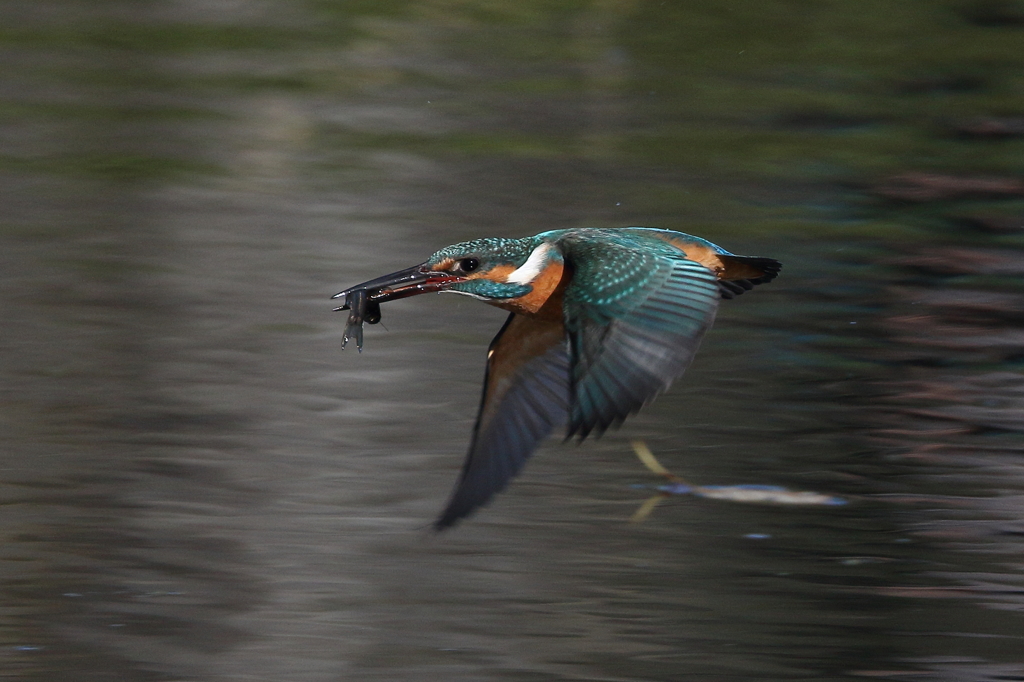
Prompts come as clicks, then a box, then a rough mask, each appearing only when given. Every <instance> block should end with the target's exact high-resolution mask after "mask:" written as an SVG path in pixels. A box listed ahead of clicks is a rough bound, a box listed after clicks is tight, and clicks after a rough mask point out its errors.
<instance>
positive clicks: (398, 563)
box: [0, 0, 1024, 681]
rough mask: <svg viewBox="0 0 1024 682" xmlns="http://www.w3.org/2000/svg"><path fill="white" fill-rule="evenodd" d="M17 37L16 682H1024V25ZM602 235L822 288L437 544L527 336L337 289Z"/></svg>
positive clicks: (679, 6)
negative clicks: (371, 323) (677, 242)
mask: <svg viewBox="0 0 1024 682" xmlns="http://www.w3.org/2000/svg"><path fill="white" fill-rule="evenodd" d="M2 12H3V15H4V16H5V20H4V27H3V28H2V29H0V50H2V53H3V54H2V58H3V61H4V63H5V64H6V65H7V66H6V67H5V69H4V70H3V72H2V73H0V88H2V92H3V98H2V102H3V103H2V105H0V114H2V116H0V135H2V138H0V139H2V140H3V144H2V145H0V150H2V153H0V206H3V211H2V215H0V239H2V243H0V276H2V286H3V290H2V293H3V295H2V296H0V306H2V311H3V323H4V333H3V335H2V337H0V343H2V353H0V390H2V393H0V407H2V409H0V419H2V426H0V429H2V434H3V440H2V446H3V447H2V458H3V459H2V468H0V502H2V510H3V519H4V522H3V524H2V526H0V528H2V532H3V543H2V545H0V585H2V590H0V592H2V595H3V600H2V603H0V677H2V678H4V679H12V680H47V681H50V680H54V681H56V680H111V679H116V680H168V681H170V680H221V679H223V680H275V681H283V680H288V681H292V680H294V681H305V680H309V681H320V680H524V681H525V680H551V679H566V680H569V679H572V680H622V681H624V680H684V679H685V680H702V681H703V680H798V679H800V680H804V679H813V680H831V679H894V680H903V679H914V680H943V681H945V680H951V681H952V680H957V681H960V680H1013V679H1024V620H1022V616H1021V611H1022V609H1024V573H1022V570H1024V559H1022V550H1024V521H1022V516H1024V464H1022V459H1021V457H1022V450H1024V435H1022V434H1024V312H1022V311H1024V284H1022V282H1024V279H1022V277H1021V276H1022V275H1024V224H1022V220H1024V185H1022V183H1024V141H1022V133H1024V125H1022V121H1024V51H1022V50H1021V45H1024V5H1021V4H1020V3H1016V2H974V3H971V2H963V3H952V2H951V3H934V2H899V3H897V2H874V3H872V2H869V3H859V4H847V3H831V2H825V3H817V4H807V3H798V2H776V3H754V2H708V3H701V4H700V5H699V6H698V5H697V4H696V3H678V2H662V3H659V2H651V3H641V2H621V3H613V2H596V3H578V2H549V3H539V2H519V3H501V2H465V3H446V2H415V3H413V2H381V3H363V2H352V3H340V2H338V3H335V2H302V3H279V2H273V1H267V2H245V1H241V0H239V1H225V2H212V3H194V2H164V3H162V2H151V3H115V2H109V3H102V2H101V3H81V4H78V3H72V2H66V3H60V2H11V3H4V5H3V9H2ZM582 225H593V226H598V225H600V226H616V225H656V226H661V227H666V228H673V229H680V230H683V231H686V232H692V233H695V234H699V235H701V236H704V237H707V238H709V239H712V240H713V241H715V242H718V243H720V244H722V245H723V246H725V247H727V248H729V249H731V250H734V251H736V252H739V253H749V254H758V255H766V256H772V257H776V258H778V259H780V260H782V261H783V262H784V263H785V270H784V272H783V276H782V277H780V278H779V280H777V281H776V282H774V283H772V284H771V285H769V286H765V287H760V288H759V290H758V291H756V292H753V293H751V294H748V295H745V296H743V297H741V298H740V299H737V300H735V301H732V302H726V303H725V304H723V307H722V311H721V312H720V314H719V320H718V322H717V323H716V327H715V328H714V329H713V330H712V332H711V334H709V336H708V338H707V340H706V341H705V344H704V347H703V348H702V351H701V353H700V355H699V357H698V360H697V362H696V363H695V365H694V366H693V368H692V369H691V370H690V371H689V373H688V374H687V376H686V377H685V379H684V380H683V381H681V382H680V383H679V384H678V385H677V386H676V387H675V388H674V389H673V390H672V391H671V392H670V393H669V394H667V395H666V396H664V397H662V398H661V399H660V400H659V401H658V402H657V403H655V404H654V405H652V406H651V407H650V408H649V409H647V410H646V411H645V412H644V413H642V414H641V415H639V416H638V417H637V418H635V419H633V420H631V421H630V422H628V423H627V425H626V426H625V427H624V428H623V429H622V430H621V431H620V432H617V433H613V434H608V435H607V436H606V437H605V438H604V439H602V440H599V441H593V442H588V443H586V444H584V445H582V446H580V447H575V446H562V445H560V444H559V443H558V442H557V440H552V441H551V442H550V443H549V444H547V445H546V446H545V447H544V448H542V450H541V451H540V452H539V453H538V454H537V455H536V457H535V458H534V459H533V461H531V463H530V464H529V466H528V467H527V469H526V471H525V473H524V475H522V476H521V477H520V478H519V479H517V480H516V482H515V483H514V484H513V486H512V487H511V488H510V489H509V490H508V491H507V492H506V493H505V494H503V495H502V496H501V497H500V498H499V499H498V500H497V502H496V503H495V504H493V505H491V506H490V507H488V508H486V509H484V510H482V511H481V512H480V513H479V514H477V515H476V516H474V517H473V518H472V519H470V520H469V521H468V522H466V523H464V524H462V525H461V526H459V527H458V528H456V529H455V530H453V531H451V532H449V533H445V534H443V535H440V536H437V535H434V534H432V533H431V532H429V531H428V530H427V524H428V523H429V522H430V521H431V520H432V519H433V518H434V516H435V514H436V513H437V512H438V511H439V509H440V508H441V506H442V504H443V502H444V501H445V499H446V496H447V494H448V492H449V489H450V486H451V485H452V484H453V482H454V480H455V476H456V474H457V471H458V468H459V466H460V464H461V459H462V455H463V452H464V449H465V447H466V443H467V439H468V432H469V429H470V427H471V424H472V418H473V415H474V411H475V407H476V405H475V403H476V400H477V397H478V391H479V384H480V380H481V376H482V363H483V354H484V349H485V348H486V344H487V342H488V341H489V339H490V337H491V335H493V333H494V332H495V331H496V330H497V328H498V327H499V326H500V324H501V321H502V319H503V317H504V315H503V314H502V313H501V312H500V311H497V310H492V309H489V308H487V307H486V306H482V305H480V304H479V303H477V302H474V301H471V300H468V299H464V298H462V297H421V298H419V299H412V300H408V301H399V302H395V303H393V304H389V305H388V306H387V307H386V308H385V310H384V324H385V325H386V326H387V330H384V329H382V328H381V327H379V326H378V327H370V328H368V329H367V340H366V349H365V351H364V352H363V353H361V354H358V353H355V352H352V351H351V350H347V351H345V352H341V351H340V350H339V346H340V338H341V331H342V323H343V319H341V318H340V317H339V315H338V314H332V313H330V312H329V310H330V307H331V302H330V301H329V300H328V299H327V297H328V296H329V295H331V294H333V293H334V292H336V291H338V290H340V289H342V288H343V287H345V286H347V285H350V284H353V283H355V282H358V281H362V280H364V279H368V278H370V277H373V276H376V275H379V274H383V273H386V272H390V271H393V270H395V269H398V268H401V267H405V266H407V265H410V264H413V263H417V262H420V261H421V260H423V259H424V258H425V257H426V256H427V255H428V254H429V253H430V252H432V251H433V250H435V249H437V248H439V247H441V246H444V245H447V244H449V243H452V242H455V241H459V240H462V239H468V238H474V237H481V236H520V235H525V234H532V233H535V232H538V231H540V230H544V229H555V228H561V227H572V226H582ZM635 438H641V439H644V440H645V441H646V442H647V443H648V444H649V445H650V446H651V448H652V449H653V450H654V451H655V452H656V453H657V455H658V456H659V458H660V459H661V461H662V462H663V463H664V464H665V465H666V466H667V467H668V468H670V469H671V470H673V471H674V472H675V473H677V474H679V475H681V476H684V477H686V478H688V479H691V480H693V481H695V482H697V483H700V484H708V485H714V484H721V485H735V484H745V483H754V484H773V485H783V486H787V487H789V488H790V489H793V490H814V491H819V492H825V493H829V494H833V495H841V496H843V497H844V498H846V499H847V500H848V501H849V503H848V504H846V505H843V506H837V507H775V506H763V505H752V504H739V503H730V502H724V501H715V500H708V499H699V498H695V497H672V498H669V499H666V500H665V501H664V502H663V503H662V504H660V505H659V506H658V507H656V508H655V510H654V511H653V513H652V514H651V516H650V517H648V518H647V519H646V520H645V521H643V522H642V523H639V524H633V523H629V518H630V516H631V515H632V514H633V513H634V512H635V511H636V510H637V508H639V507H640V505H641V504H642V503H643V502H644V501H645V500H646V499H648V498H649V497H650V496H651V495H652V494H653V493H652V490H651V489H650V488H651V486H654V485H656V484H657V483H658V481H657V479H656V478H655V477H654V476H653V475H652V474H650V473H649V472H648V471H646V470H645V469H644V468H643V466H642V465H641V464H640V462H639V461H638V460H637V459H636V458H635V457H634V456H633V455H632V454H631V450H630V446H629V441H630V440H631V439H635Z"/></svg>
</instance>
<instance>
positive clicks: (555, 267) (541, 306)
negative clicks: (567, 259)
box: [495, 262, 568, 319]
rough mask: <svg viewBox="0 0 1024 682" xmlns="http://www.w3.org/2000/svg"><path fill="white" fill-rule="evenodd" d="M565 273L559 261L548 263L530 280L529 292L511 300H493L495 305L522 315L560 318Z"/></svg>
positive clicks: (565, 279)
mask: <svg viewBox="0 0 1024 682" xmlns="http://www.w3.org/2000/svg"><path fill="white" fill-rule="evenodd" d="M565 275H566V270H565V267H564V266H563V265H562V264H561V263H557V262H555V263H550V264H549V265H548V266H547V267H546V268H544V269H543V270H541V272H540V274H539V275H537V277H535V278H534V280H533V281H532V282H530V285H531V286H532V287H533V290H532V291H531V292H530V293H528V294H526V295H525V296H522V297H520V298H516V299H512V300H511V301H501V302H495V305H497V306H498V307H499V308H504V309H505V310H511V311H512V312H514V313H520V314H522V315H539V316H541V317H552V318H559V319H561V317H562V305H561V301H562V291H563V290H564V289H565V286H566V284H568V277H566V276H565ZM506 276H507V275H506Z"/></svg>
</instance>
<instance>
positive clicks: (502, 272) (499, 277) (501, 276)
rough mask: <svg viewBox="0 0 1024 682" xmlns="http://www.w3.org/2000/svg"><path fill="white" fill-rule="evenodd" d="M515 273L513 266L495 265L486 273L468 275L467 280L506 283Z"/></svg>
mask: <svg viewBox="0 0 1024 682" xmlns="http://www.w3.org/2000/svg"><path fill="white" fill-rule="evenodd" d="M515 271H516V269H515V268H514V267H513V266H511V265H495V266H494V267H493V268H491V269H490V270H486V271H484V272H471V273H469V274H468V275H466V279H489V280H491V281H492V282H505V281H507V280H508V276H509V275H511V274H512V273H513V272H515Z"/></svg>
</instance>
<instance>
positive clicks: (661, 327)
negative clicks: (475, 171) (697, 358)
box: [562, 236, 721, 439]
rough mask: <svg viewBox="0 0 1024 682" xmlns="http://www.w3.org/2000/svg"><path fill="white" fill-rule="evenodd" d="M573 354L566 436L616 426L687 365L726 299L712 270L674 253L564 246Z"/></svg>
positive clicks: (623, 245) (607, 245)
mask: <svg viewBox="0 0 1024 682" xmlns="http://www.w3.org/2000/svg"><path fill="white" fill-rule="evenodd" d="M562 248H563V253H564V254H565V259H566V263H568V264H569V266H570V267H572V268H573V279H572V281H571V283H570V284H569V286H568V288H567V289H566V292H565V306H564V311H565V327H566V331H567V333H568V335H569V341H570V349H571V353H572V357H571V362H572V394H571V395H572V402H571V407H570V413H569V431H568V435H569V436H570V437H572V436H574V435H575V436H579V437H580V438H581V439H582V438H585V437H586V436H587V435H588V434H590V433H591V432H597V433H598V434H600V433H602V432H603V431H605V430H606V429H608V428H609V427H612V426H617V425H618V424H620V423H621V422H622V421H623V420H624V419H625V418H626V417H628V416H629V415H631V414H633V413H635V412H636V411H638V410H639V409H640V408H641V407H643V406H644V405H645V404H646V403H648V402H650V401H651V400H652V399H654V397H655V396H657V395H658V394H659V393H661V392H663V391H664V390H665V389H667V388H668V387H669V386H670V385H671V384H672V382H673V381H674V380H675V379H677V378H678V377H679V376H680V375H681V374H682V373H683V372H684V371H685V370H686V368H687V367H688V366H689V364H690V361H691V360H692V359H693V355H694V353H695V352H696V351H697V347H698V346H699V345H700V341H701V339H702V338H703V336H704V332H705V331H707V329H708V327H710V326H711V323H712V321H713V320H714V317H715V312H716V310H717V306H718V300H719V298H720V297H721V292H720V290H719V285H718V282H717V280H716V277H715V275H714V273H713V272H711V270H709V269H708V268H706V267H705V266H703V265H701V264H699V263H697V262H694V261H691V260H688V259H687V258H686V257H685V254H683V253H681V252H679V251H678V250H676V249H673V248H671V247H669V246H666V247H665V248H651V244H650V242H649V241H648V242H645V243H643V244H632V243H630V241H629V240H628V239H623V240H620V241H618V242H615V243H612V242H607V241H602V242H598V243H595V242H593V241H590V242H588V243H586V244H583V243H577V242H574V241H573V240H572V238H571V236H570V237H569V238H567V239H565V240H563V244H562Z"/></svg>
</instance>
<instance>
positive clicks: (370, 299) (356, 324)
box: [331, 263, 463, 350]
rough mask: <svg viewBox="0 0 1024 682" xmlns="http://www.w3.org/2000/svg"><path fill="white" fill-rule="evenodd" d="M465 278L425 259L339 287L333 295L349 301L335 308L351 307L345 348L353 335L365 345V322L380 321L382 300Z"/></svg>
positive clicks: (407, 295) (406, 295) (392, 298)
mask: <svg viewBox="0 0 1024 682" xmlns="http://www.w3.org/2000/svg"><path fill="white" fill-rule="evenodd" d="M461 281H463V278H462V277H457V276H455V275H451V274H448V273H447V272H434V271H432V270H429V269H428V268H427V266H426V264H425V263H421V264H420V265H414V266H412V267H411V268H406V269H405V270H399V271H398V272H392V273H391V274H390V275H384V276H383V277H378V278H377V279H371V280H370V281H368V282H363V283H362V284H357V285H355V286H354V287H349V288H348V289H345V290H344V291H339V292H338V293H336V294H335V295H334V296H331V298H332V299H333V298H343V299H344V300H345V302H344V304H342V305H340V306H338V307H337V308H335V309H334V310H335V311H339V310H350V311H351V312H350V313H349V315H348V325H347V326H346V327H345V337H344V338H343V339H342V342H341V347H342V348H344V347H345V344H346V343H348V340H349V338H350V337H354V338H355V340H356V345H357V347H358V348H359V350H362V349H363V322H367V323H369V324H377V323H378V322H380V304H381V303H384V302H386V301H394V300H397V299H400V298H408V297H409V296H416V295H418V294H427V293H430V292H432V291H443V290H444V289H446V288H447V287H449V286H450V285H452V284H455V283H456V282H461Z"/></svg>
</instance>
